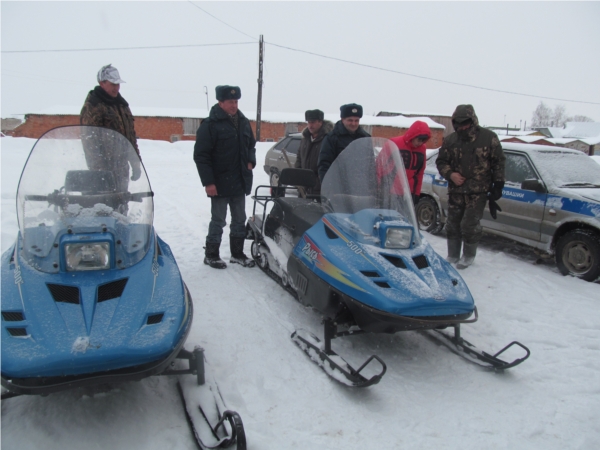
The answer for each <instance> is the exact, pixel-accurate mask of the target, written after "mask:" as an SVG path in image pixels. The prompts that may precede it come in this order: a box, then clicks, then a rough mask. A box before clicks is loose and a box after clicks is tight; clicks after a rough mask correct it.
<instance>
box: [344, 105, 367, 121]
mask: <svg viewBox="0 0 600 450" xmlns="http://www.w3.org/2000/svg"><path fill="white" fill-rule="evenodd" d="M362 115H363V109H362V106H360V105H357V104H356V103H348V104H347V105H342V106H340V116H341V117H342V119H345V118H346V117H351V116H355V117H359V118H360V117H362Z"/></svg>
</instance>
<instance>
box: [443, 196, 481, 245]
mask: <svg viewBox="0 0 600 450" xmlns="http://www.w3.org/2000/svg"><path fill="white" fill-rule="evenodd" d="M486 202H487V194H450V195H449V198H448V219H447V221H446V236H447V238H448V240H450V239H457V240H462V241H463V242H466V243H467V244H477V243H479V241H480V240H481V236H482V235H483V231H482V228H481V224H480V221H481V218H482V217H483V210H484V209H485V204H486Z"/></svg>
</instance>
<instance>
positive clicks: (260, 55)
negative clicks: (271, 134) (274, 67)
mask: <svg viewBox="0 0 600 450" xmlns="http://www.w3.org/2000/svg"><path fill="white" fill-rule="evenodd" d="M263 46H264V40H263V35H262V34H261V35H260V39H259V41H258V99H257V101H256V142H260V116H261V111H262V85H263Z"/></svg>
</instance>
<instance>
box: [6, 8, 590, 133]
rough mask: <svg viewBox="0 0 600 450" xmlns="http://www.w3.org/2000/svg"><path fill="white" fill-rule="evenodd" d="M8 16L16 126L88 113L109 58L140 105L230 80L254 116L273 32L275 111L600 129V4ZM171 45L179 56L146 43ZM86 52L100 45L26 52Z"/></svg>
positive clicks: (124, 89) (29, 12) (267, 79)
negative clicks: (27, 118) (579, 124)
mask: <svg viewBox="0 0 600 450" xmlns="http://www.w3.org/2000/svg"><path fill="white" fill-rule="evenodd" d="M1 8H2V10H1V12H2V74H1V76H2V78H1V83H2V91H1V94H2V96H1V102H2V103H1V114H2V117H10V116H11V115H14V114H25V113H34V112H40V111H43V110H44V109H46V108H52V107H55V106H57V105H67V106H73V107H75V110H77V111H78V110H79V109H80V108H81V106H82V104H83V101H84V100H85V97H86V95H87V92H88V91H89V90H90V89H92V88H93V87H94V86H95V85H96V84H97V82H96V73H97V71H98V70H99V68H100V67H101V66H102V65H105V64H108V63H112V64H113V65H114V66H115V67H117V68H118V70H119V72H120V74H121V78H122V79H124V80H125V81H126V83H125V84H123V85H122V86H121V94H122V95H123V96H124V97H125V99H126V100H127V101H128V102H129V103H130V105H131V106H132V107H134V106H144V107H171V108H198V109H202V110H205V109H206V103H207V100H208V103H209V105H210V106H212V105H213V104H214V103H215V86H216V85H218V84H233V85H238V86H240V87H241V90H242V99H241V100H240V109H241V110H242V111H244V110H247V111H254V110H256V105H257V92H258V86H257V79H258V49H259V45H258V39H259V36H260V35H261V34H262V35H263V36H264V40H265V53H264V75H263V76H264V84H263V106H262V110H263V111H269V112H303V111H305V110H306V109H314V108H319V109H322V110H324V111H325V112H327V113H337V112H339V106H340V105H342V104H344V103H352V102H355V103H360V104H361V105H363V108H364V111H365V113H366V114H376V113H377V112H379V111H382V110H387V111H407V112H420V113H428V114H447V115H450V114H452V112H453V111H454V108H455V107H456V105H458V104H461V103H471V104H473V105H474V107H475V111H476V112H477V114H478V116H479V119H480V122H481V123H482V124H484V125H499V126H505V125H506V123H508V124H509V125H511V126H514V125H517V126H518V125H519V124H520V123H522V122H525V121H526V122H527V123H528V124H529V123H530V122H531V116H532V112H533V111H534V109H535V108H536V106H537V105H538V104H539V102H540V101H544V103H546V104H547V105H548V106H550V107H551V108H554V107H555V106H556V105H559V104H562V105H564V106H565V107H566V109H567V113H568V114H569V115H576V114H578V115H586V116H589V117H591V118H592V119H594V120H596V121H600V83H599V82H598V77H599V74H600V57H599V55H600V27H599V26H598V23H599V21H600V2H527V3H522V2H460V3H458V2H418V3H416V2H391V1H388V2H373V1H371V2H351V1H337V2H281V1H280V2H253V1H247V2H183V1H181V2H175V1H173V2H107V1H105V2H83V1H79V2H24V1H19V2H9V1H2V2H1ZM223 44H231V45H223ZM161 46H173V47H172V48H152V49H140V48H139V47H161ZM177 46H179V47H177ZM131 47H138V48H137V49H131ZM121 48H129V49H125V50H120V49H121ZM74 49H77V50H79V49H86V50H83V51H60V52H50V51H44V52H19V53H12V52H14V51H32V50H74ZM94 49H104V50H100V51H94ZM318 55H320V56H318ZM333 58H337V60H336V59H333ZM340 60H344V61H348V62H342V61H340ZM366 66H372V67H366ZM434 80H441V81H434ZM456 83H458V84H456ZM463 85H472V86H477V87H479V88H475V87H467V86H463ZM205 86H206V88H207V91H208V99H207V95H206V94H205ZM480 88H485V89H480ZM498 91H504V92H498ZM508 92H512V93H518V94H526V95H516V94H511V93H508Z"/></svg>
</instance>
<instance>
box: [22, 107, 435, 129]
mask: <svg viewBox="0 0 600 450" xmlns="http://www.w3.org/2000/svg"><path fill="white" fill-rule="evenodd" d="M130 108H131V112H132V113H133V115H134V116H145V117H183V118H204V117H207V116H208V111H207V110H206V109H200V108H160V107H154V106H152V107H145V106H133V105H130ZM240 109H241V110H242V112H243V113H244V115H245V116H246V117H247V118H248V119H250V120H256V111H248V110H245V109H243V108H240ZM80 111H81V106H66V105H57V106H53V107H50V108H46V109H43V110H41V111H38V112H32V113H31V114H45V115H79V112H80ZM261 120H262V121H264V122H271V123H294V122H297V123H300V122H304V121H305V120H304V111H302V112H298V113H287V112H272V111H262V113H261ZM325 120H330V121H332V122H333V123H335V122H337V121H338V120H340V114H339V113H334V114H330V113H326V114H325ZM417 120H421V121H423V122H425V123H426V124H427V125H429V128H434V129H441V130H443V129H445V128H446V127H445V126H444V125H441V124H439V123H437V122H434V121H433V120H432V119H430V118H429V117H404V116H389V117H383V116H381V117H379V116H369V115H363V116H362V118H361V119H360V124H361V125H380V126H389V127H398V128H409V127H410V126H411V125H412V124H413V123H414V122H415V121H417Z"/></svg>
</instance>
